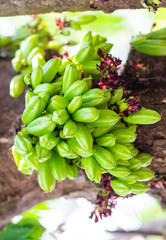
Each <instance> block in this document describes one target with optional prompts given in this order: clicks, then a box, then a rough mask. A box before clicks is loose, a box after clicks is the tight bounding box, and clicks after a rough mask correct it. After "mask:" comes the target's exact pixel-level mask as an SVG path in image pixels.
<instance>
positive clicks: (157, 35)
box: [130, 28, 166, 56]
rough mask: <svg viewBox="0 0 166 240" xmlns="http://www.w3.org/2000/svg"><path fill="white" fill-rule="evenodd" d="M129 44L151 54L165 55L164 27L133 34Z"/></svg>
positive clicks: (165, 34)
mask: <svg viewBox="0 0 166 240" xmlns="http://www.w3.org/2000/svg"><path fill="white" fill-rule="evenodd" d="M130 44H131V45H132V46H133V47H134V48H135V49H136V50H137V51H138V52H141V53H144V54H147V55H152V56H166V28H162V29H160V30H157V31H153V32H150V33H147V34H139V35H137V36H134V37H133V38H132V39H131V42H130Z"/></svg>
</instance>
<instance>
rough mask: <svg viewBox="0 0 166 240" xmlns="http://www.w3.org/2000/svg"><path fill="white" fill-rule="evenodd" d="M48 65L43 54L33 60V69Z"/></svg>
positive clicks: (37, 55)
mask: <svg viewBox="0 0 166 240" xmlns="http://www.w3.org/2000/svg"><path fill="white" fill-rule="evenodd" d="M45 64H46V61H45V59H44V57H43V55H41V54H39V53H38V54H36V55H35V56H34V57H33V58H32V68H33V69H35V68H37V67H38V66H40V67H41V66H44V65H45Z"/></svg>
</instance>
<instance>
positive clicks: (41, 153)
mask: <svg viewBox="0 0 166 240" xmlns="http://www.w3.org/2000/svg"><path fill="white" fill-rule="evenodd" d="M35 150H36V155H37V158H38V161H39V163H41V162H45V161H47V160H48V159H50V158H51V151H49V150H47V149H46V148H43V147H41V146H40V143H39V142H38V143H37V144H36V146H35Z"/></svg>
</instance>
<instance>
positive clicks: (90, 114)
mask: <svg viewBox="0 0 166 240" xmlns="http://www.w3.org/2000/svg"><path fill="white" fill-rule="evenodd" d="M72 117H73V120H74V121H76V122H87V123H92V122H94V121H95V120H97V119H98V117H99V110H98V109H96V108H94V107H87V108H81V109H79V110H77V111H75V112H74V113H73V114H72Z"/></svg>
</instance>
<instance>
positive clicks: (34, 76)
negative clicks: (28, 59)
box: [31, 66, 43, 89]
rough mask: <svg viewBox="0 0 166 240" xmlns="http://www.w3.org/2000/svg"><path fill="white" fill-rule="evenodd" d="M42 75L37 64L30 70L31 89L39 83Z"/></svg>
mask: <svg viewBox="0 0 166 240" xmlns="http://www.w3.org/2000/svg"><path fill="white" fill-rule="evenodd" d="M42 77H43V70H42V68H41V67H40V66H38V67H36V68H35V69H34V70H33V71H32V75H31V83H32V87H33V89H34V88H35V87H36V86H38V85H39V84H40V83H41V81H42Z"/></svg>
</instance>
